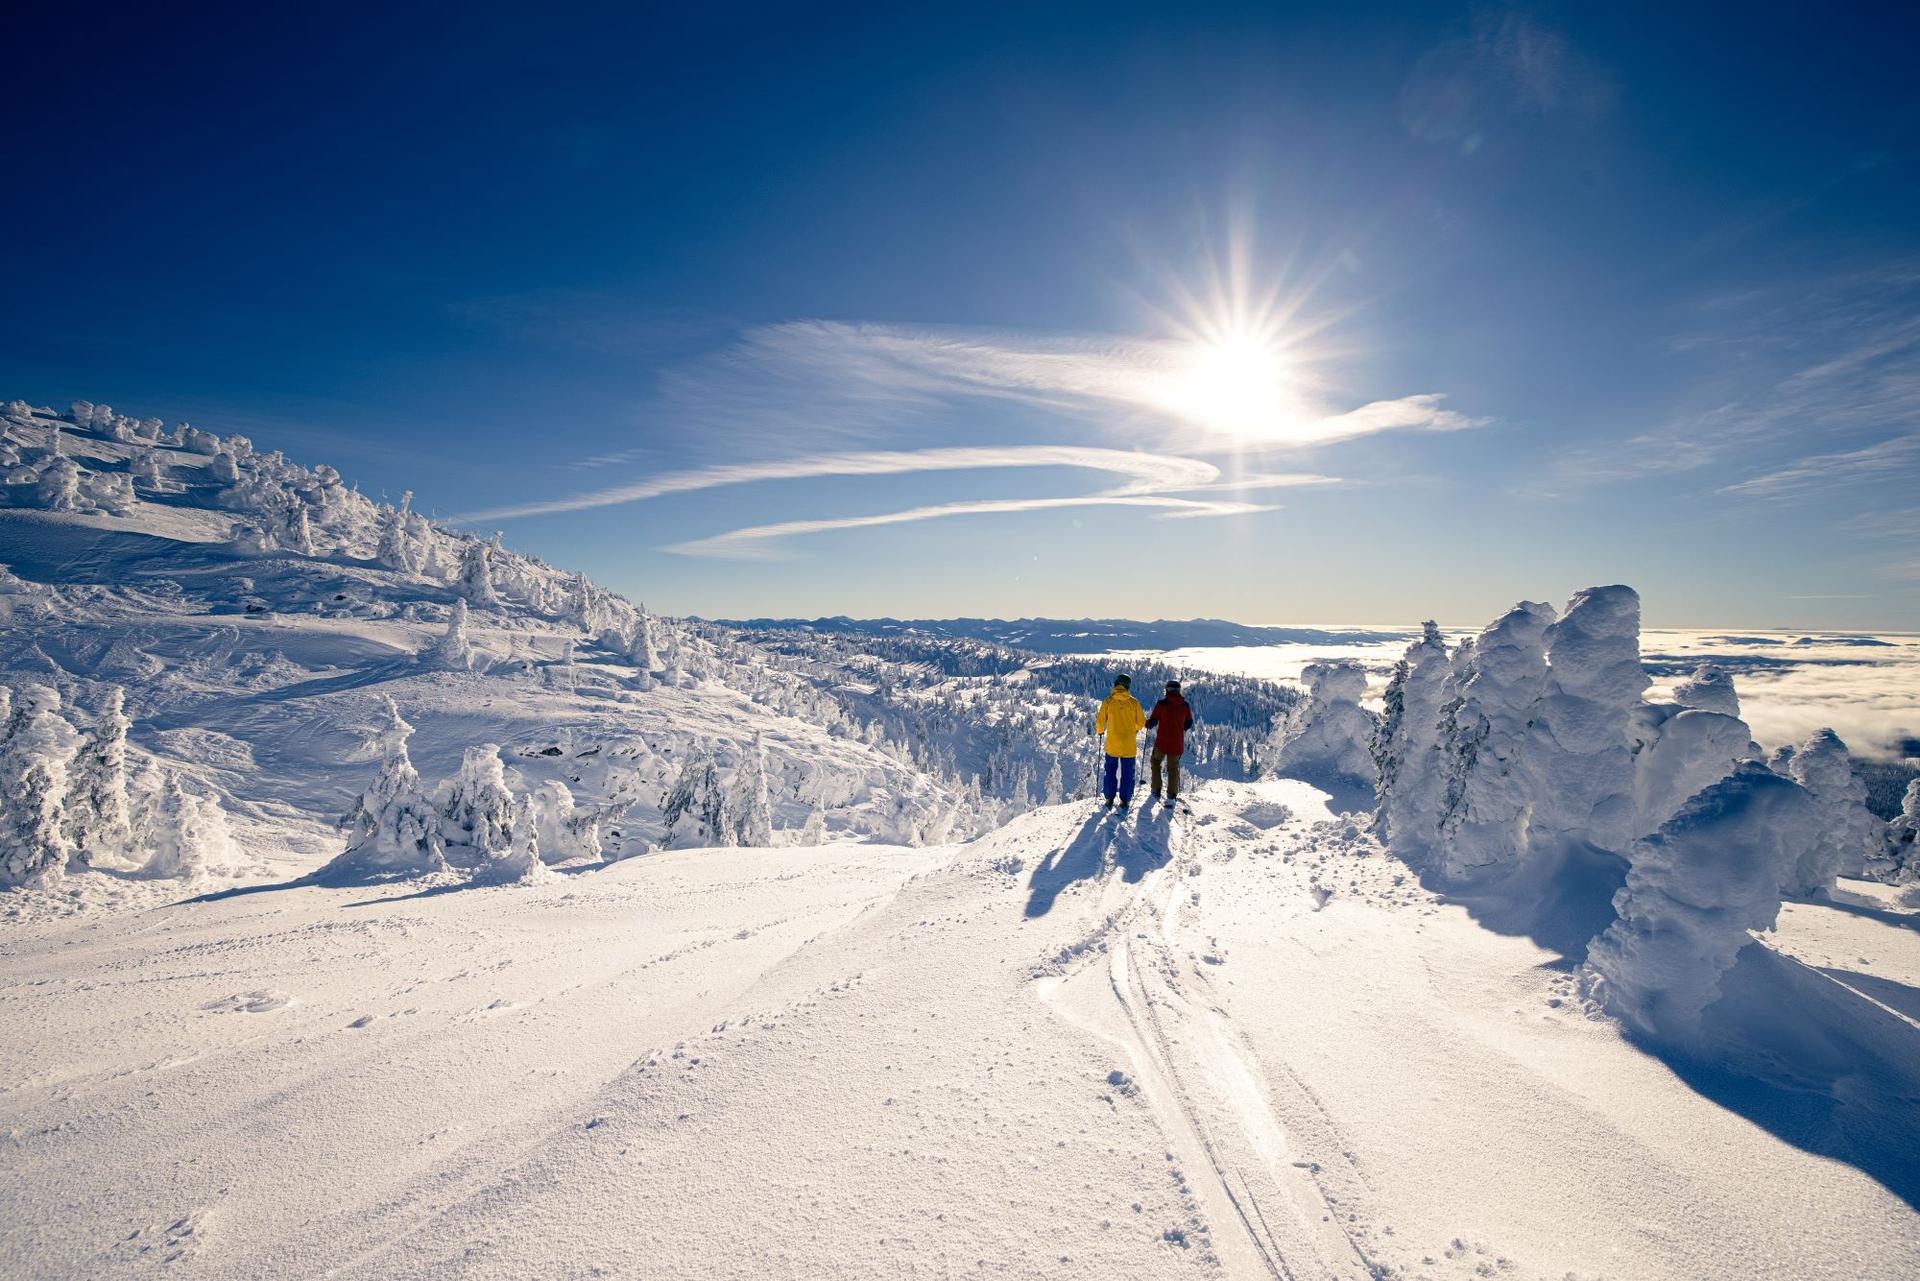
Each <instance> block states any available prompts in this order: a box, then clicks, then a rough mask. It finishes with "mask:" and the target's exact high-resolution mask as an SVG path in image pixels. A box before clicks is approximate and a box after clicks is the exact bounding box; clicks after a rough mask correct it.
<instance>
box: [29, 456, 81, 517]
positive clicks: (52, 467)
mask: <svg viewBox="0 0 1920 1281" xmlns="http://www.w3.org/2000/svg"><path fill="white" fill-rule="evenodd" d="M34 496H35V497H36V498H38V499H39V501H40V505H41V506H42V507H44V508H46V509H47V510H48V511H51V512H70V511H78V510H79V509H80V467H79V465H78V464H77V463H75V462H74V461H73V459H71V458H61V457H55V458H54V459H53V461H51V462H49V463H48V464H47V465H46V466H45V467H42V468H41V469H40V480H39V482H38V484H37V486H36V488H35V491H34Z"/></svg>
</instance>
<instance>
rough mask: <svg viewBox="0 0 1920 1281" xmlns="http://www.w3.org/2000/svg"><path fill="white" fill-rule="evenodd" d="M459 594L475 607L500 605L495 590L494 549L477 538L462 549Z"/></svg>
mask: <svg viewBox="0 0 1920 1281" xmlns="http://www.w3.org/2000/svg"><path fill="white" fill-rule="evenodd" d="M458 589H459V592H460V594H461V595H462V596H464V597H466V598H467V600H468V602H469V603H471V604H474V605H489V606H491V605H498V604H499V603H500V596H499V594H498V593H497V592H495V591H494V590H493V549H492V548H491V547H489V546H488V545H487V544H485V543H483V542H481V541H480V540H479V539H477V538H473V539H469V540H467V543H466V544H465V546H463V547H462V548H461V549H460V581H459V585H458Z"/></svg>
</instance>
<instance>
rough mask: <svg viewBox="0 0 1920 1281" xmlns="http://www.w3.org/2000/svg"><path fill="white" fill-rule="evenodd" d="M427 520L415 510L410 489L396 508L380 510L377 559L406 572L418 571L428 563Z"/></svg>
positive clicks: (396, 569)
mask: <svg viewBox="0 0 1920 1281" xmlns="http://www.w3.org/2000/svg"><path fill="white" fill-rule="evenodd" d="M422 526H423V522H422V521H421V518H420V517H419V516H417V515H415V514H414V511H413V491H412V490H411V489H409V490H406V491H405V492H403V493H402V494H401V495H400V501H399V503H398V504H397V505H395V506H392V507H383V508H381V509H380V518H379V542H378V544H377V545H376V547H375V550H374V559H376V560H378V561H379V562H380V563H381V564H382V565H385V566H386V567H387V568H388V569H391V570H394V571H396V572H398V573H402V574H417V573H419V572H420V571H421V569H422V568H423V567H424V566H425V564H426V546H425V543H426V540H425V537H424V536H423V529H422Z"/></svg>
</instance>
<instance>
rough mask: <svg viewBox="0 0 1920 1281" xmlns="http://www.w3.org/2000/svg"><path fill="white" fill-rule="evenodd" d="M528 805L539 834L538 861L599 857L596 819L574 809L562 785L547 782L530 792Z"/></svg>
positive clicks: (569, 792) (556, 780)
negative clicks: (539, 857) (539, 855)
mask: <svg viewBox="0 0 1920 1281" xmlns="http://www.w3.org/2000/svg"><path fill="white" fill-rule="evenodd" d="M529 804H530V807H531V809H530V812H531V813H532V815H533V821H534V824H535V826H536V827H537V828H538V830H539V837H540V853H541V857H542V858H544V859H546V860H547V862H549V863H564V862H566V861H567V860H568V859H573V858H599V857H600V856H601V854H602V849H601V845H600V820H599V816H598V815H597V814H596V813H595V812H594V811H593V810H591V809H584V808H581V807H580V806H577V805H575V804H574V800H573V792H572V790H571V789H569V788H568V787H567V785H566V784H565V783H562V782H561V781H560V780H558V779H548V780H547V781H546V782H544V783H542V784H540V786H538V787H536V788H534V789H533V791H532V793H531V794H530V796H529Z"/></svg>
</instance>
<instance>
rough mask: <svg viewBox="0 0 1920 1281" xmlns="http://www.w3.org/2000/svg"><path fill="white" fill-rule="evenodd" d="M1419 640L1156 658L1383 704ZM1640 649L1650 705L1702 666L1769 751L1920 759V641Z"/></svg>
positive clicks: (1662, 634)
mask: <svg viewBox="0 0 1920 1281" xmlns="http://www.w3.org/2000/svg"><path fill="white" fill-rule="evenodd" d="M1375 634H1376V635H1377V634H1378V633H1377V631H1376V632H1375ZM1414 635H1416V633H1415V632H1414V631H1413V630H1411V629H1409V630H1408V632H1407V634H1406V639H1403V640H1393V641H1385V642H1381V641H1367V642H1361V643H1356V644H1352V645H1265V646H1228V647H1220V648H1195V649H1177V650H1172V651H1167V652H1164V653H1159V652H1156V653H1155V657H1158V658H1161V659H1162V660H1163V661H1166V662H1169V663H1172V664H1174V665H1176V666H1184V667H1187V668H1189V669H1191V670H1194V671H1200V672H1223V673H1232V674H1236V675H1242V676H1261V677H1266V678H1268V679H1270V680H1285V681H1295V682H1297V681H1298V680H1299V679H1300V669H1301V668H1302V667H1305V666H1306V665H1307V664H1308V663H1311V662H1315V661H1318V660H1323V659H1329V658H1341V659H1348V660H1350V661H1353V662H1356V663H1360V664H1362V665H1363V666H1365V667H1366V668H1367V669H1368V672H1369V673H1370V676H1371V683H1372V686H1373V690H1374V693H1375V695H1376V697H1377V695H1378V693H1379V690H1380V689H1381V688H1382V687H1384V686H1385V684H1386V680H1387V677H1388V676H1389V675H1390V674H1391V673H1392V670H1393V665H1394V663H1395V662H1396V661H1398V659H1399V658H1400V655H1401V653H1402V652H1403V651H1404V650H1405V649H1406V643H1407V640H1411V639H1412V638H1413V636H1414ZM1471 635H1473V633H1472V632H1465V631H1456V632H1449V633H1448V634H1447V640H1448V643H1449V644H1452V643H1454V642H1456V641H1459V640H1461V639H1463V638H1465V637H1468V636H1471ZM1640 645H1641V655H1642V658H1643V660H1644V661H1645V663H1646V666H1647V670H1648V671H1649V672H1650V673H1651V674H1652V675H1653V676H1654V678H1655V681H1656V683H1655V685H1654V688H1653V689H1652V690H1651V691H1649V694H1648V696H1649V697H1650V698H1656V699H1658V698H1662V697H1665V695H1666V693H1667V691H1668V689H1670V688H1671V686H1672V685H1673V684H1674V683H1675V682H1676V681H1678V680H1679V679H1680V678H1681V677H1683V676H1685V675H1687V674H1688V673H1690V672H1691V671H1693V669H1694V668H1695V667H1697V666H1699V664H1701V663H1703V662H1708V661H1711V662H1714V663H1717V664H1719V665H1720V666H1722V667H1724V668H1726V669H1727V670H1728V671H1729V672H1731V673H1732V674H1733V678H1734V684H1735V687H1736V688H1737V689H1738V690H1739V692H1740V710H1741V715H1742V716H1743V717H1744V718H1745V719H1746V721H1747V723H1748V724H1749V725H1751V726H1752V727H1753V732H1754V736H1755V737H1756V738H1757V739H1759V741H1760V743H1761V744H1762V745H1763V746H1766V747H1776V746H1779V745H1780V744H1783V743H1793V742H1799V741H1800V740H1802V739H1804V738H1806V736H1807V735H1808V734H1810V733H1812V732H1813V731H1814V730H1816V729H1820V728H1822V727H1823V726H1825V727H1831V728H1832V729H1834V730H1836V731H1838V733H1839V734H1840V736H1841V737H1842V738H1844V739H1845V740H1846V741H1847V744H1848V746H1849V747H1851V748H1852V749H1853V750H1854V752H1855V753H1856V754H1858V755H1863V756H1908V755H1914V754H1915V753H1916V751H1920V748H1917V747H1916V746H1915V744H1914V743H1913V741H1912V740H1914V739H1916V738H1920V636H1916V635H1914V634H1912V633H1895V632H1887V633H1861V632H1848V633H1835V632H1797V631H1740V632H1729V631H1725V630H1719V631H1680V630H1659V629H1648V630H1646V631H1643V632H1642V633H1641V637H1640ZM1135 652H1136V653H1138V652H1141V651H1135ZM1127 656H1128V655H1124V654H1117V655H1115V657H1116V658H1125V657H1127Z"/></svg>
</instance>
